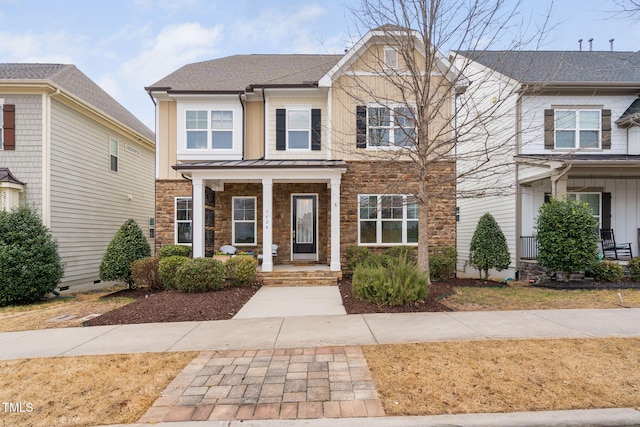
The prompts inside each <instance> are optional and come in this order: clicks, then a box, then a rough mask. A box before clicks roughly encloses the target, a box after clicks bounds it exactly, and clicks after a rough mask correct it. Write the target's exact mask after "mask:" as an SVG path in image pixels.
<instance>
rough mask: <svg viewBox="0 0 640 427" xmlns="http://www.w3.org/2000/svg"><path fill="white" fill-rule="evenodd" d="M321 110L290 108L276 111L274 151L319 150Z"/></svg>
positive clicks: (320, 146)
mask: <svg viewBox="0 0 640 427" xmlns="http://www.w3.org/2000/svg"><path fill="white" fill-rule="evenodd" d="M321 128H322V124H321V110H320V109H319V108H308V107H291V108H278V109H276V150H320V149H321V148H322V141H321V136H322V135H321V133H322V131H321Z"/></svg>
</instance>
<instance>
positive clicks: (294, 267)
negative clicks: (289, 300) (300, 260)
mask: <svg viewBox="0 0 640 427" xmlns="http://www.w3.org/2000/svg"><path fill="white" fill-rule="evenodd" d="M257 273H258V279H259V280H262V282H263V284H264V285H267V286H335V285H337V284H338V280H340V279H341V278H342V271H332V270H331V268H330V267H329V266H328V265H321V264H278V265H274V266H273V268H272V269H271V271H264V270H263V268H262V266H261V265H260V266H258V271H257Z"/></svg>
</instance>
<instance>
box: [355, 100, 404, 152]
mask: <svg viewBox="0 0 640 427" xmlns="http://www.w3.org/2000/svg"><path fill="white" fill-rule="evenodd" d="M415 135H416V129H415V113H414V111H413V109H412V108H410V107H408V106H406V105H395V106H383V105H372V106H369V107H368V108H367V146H368V147H370V148H380V147H409V146H411V145H413V144H414V142H415Z"/></svg>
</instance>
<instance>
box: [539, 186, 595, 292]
mask: <svg viewBox="0 0 640 427" xmlns="http://www.w3.org/2000/svg"><path fill="white" fill-rule="evenodd" d="M597 227H598V222H597V221H596V219H595V218H594V217H593V212H592V211H591V208H589V206H588V205H587V204H586V203H580V202H578V201H576V200H572V199H566V198H565V199H564V200H562V201H558V200H555V199H551V201H550V202H549V203H545V204H543V205H542V206H541V207H540V209H539V210H538V218H537V220H536V235H535V237H536V239H537V241H538V264H540V265H541V266H542V267H544V268H546V269H547V270H548V271H550V272H555V271H561V272H562V273H563V274H562V276H563V278H564V280H565V281H568V280H569V276H570V275H571V273H574V272H578V271H583V270H586V269H587V268H589V267H591V265H593V264H594V263H595V262H596V259H597V252H598V235H597V232H596V229H597Z"/></svg>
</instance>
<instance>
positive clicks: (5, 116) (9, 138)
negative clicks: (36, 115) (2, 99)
mask: <svg viewBox="0 0 640 427" xmlns="http://www.w3.org/2000/svg"><path fill="white" fill-rule="evenodd" d="M2 120H3V124H2V127H3V129H2V131H3V138H2V148H3V149H4V150H15V149H16V106H15V105H13V104H5V105H3V106H2Z"/></svg>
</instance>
